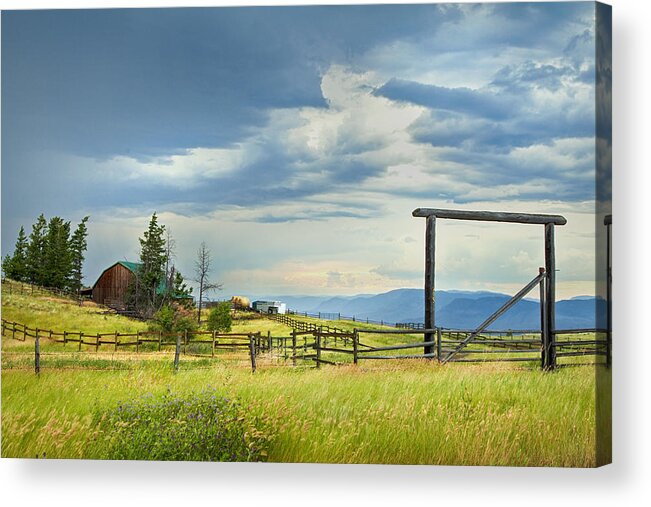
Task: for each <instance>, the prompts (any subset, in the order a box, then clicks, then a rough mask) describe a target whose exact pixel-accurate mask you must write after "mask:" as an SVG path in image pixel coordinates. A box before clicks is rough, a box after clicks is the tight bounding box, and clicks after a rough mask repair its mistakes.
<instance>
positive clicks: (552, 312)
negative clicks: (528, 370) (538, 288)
mask: <svg viewBox="0 0 651 507" xmlns="http://www.w3.org/2000/svg"><path fill="white" fill-rule="evenodd" d="M545 271H546V272H547V283H546V284H545V313H546V315H545V327H544V329H543V332H544V334H543V350H544V357H543V369H545V370H553V369H554V368H555V367H556V335H555V332H556V254H555V252H554V224H553V223H547V224H545Z"/></svg>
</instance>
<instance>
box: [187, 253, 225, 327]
mask: <svg viewBox="0 0 651 507" xmlns="http://www.w3.org/2000/svg"><path fill="white" fill-rule="evenodd" d="M211 264H212V257H211V255H210V250H208V248H207V247H206V243H205V241H202V242H201V246H200V247H199V250H198V251H197V260H196V261H195V262H194V275H195V277H194V278H193V281H195V282H197V283H198V284H199V311H198V313H197V322H199V323H201V306H202V304H203V296H204V294H207V293H208V292H210V291H212V290H221V288H222V284H221V283H215V282H211V281H210V280H209V278H208V277H209V275H210V270H211Z"/></svg>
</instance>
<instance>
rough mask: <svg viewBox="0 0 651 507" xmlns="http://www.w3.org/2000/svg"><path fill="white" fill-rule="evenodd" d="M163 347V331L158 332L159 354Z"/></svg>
mask: <svg viewBox="0 0 651 507" xmlns="http://www.w3.org/2000/svg"><path fill="white" fill-rule="evenodd" d="M162 346H163V331H161V330H159V331H158V352H160V350H161V348H162Z"/></svg>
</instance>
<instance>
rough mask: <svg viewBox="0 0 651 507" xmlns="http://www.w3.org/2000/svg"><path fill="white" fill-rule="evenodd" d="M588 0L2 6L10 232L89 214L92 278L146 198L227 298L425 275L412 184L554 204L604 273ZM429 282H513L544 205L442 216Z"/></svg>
mask: <svg viewBox="0 0 651 507" xmlns="http://www.w3.org/2000/svg"><path fill="white" fill-rule="evenodd" d="M595 114H596V113H595V13H594V4H593V3H591V2H563V3H506V4H431V5H424V4H423V5H382V6H377V5H375V6H330V7H256V8H194V9H115V10H101V9H100V10H65V11H64V10H59V11H56V10H50V11H5V12H3V13H2V254H3V255H4V254H5V253H10V252H12V251H13V245H14V243H15V240H16V236H17V233H18V229H19V228H20V226H21V225H23V226H25V228H26V230H27V232H28V233H29V230H30V227H31V224H32V223H34V221H35V219H36V217H37V216H38V215H39V214H40V213H44V214H45V215H46V216H47V217H51V216H54V215H58V216H61V217H64V218H65V219H67V220H71V221H72V222H73V225H74V224H75V223H77V222H78V221H79V220H80V219H81V218H82V217H83V216H85V215H90V221H89V238H88V251H87V259H86V265H85V282H86V283H87V284H91V285H92V283H93V282H94V281H95V279H96V278H97V277H98V275H99V274H100V273H101V271H102V270H103V269H104V268H106V267H108V266H109V265H111V264H113V263H114V262H116V261H118V260H137V258H138V253H139V244H138V237H139V236H141V235H142V233H143V231H144V230H145V229H146V227H147V224H148V221H149V218H150V216H151V214H152V213H153V212H156V213H158V215H159V217H160V221H161V222H162V223H163V224H165V225H166V226H167V227H168V228H169V230H170V231H171V234H172V236H173V237H174V239H175V242H176V259H175V263H176V265H177V267H178V269H180V271H181V272H182V273H183V274H184V275H186V277H191V275H192V273H193V269H194V267H193V266H194V259H195V258H196V251H197V249H198V248H199V245H200V243H201V242H202V241H205V242H206V244H207V246H208V247H209V249H210V250H211V252H212V256H213V278H214V279H216V280H218V281H220V282H222V283H223V285H224V290H223V292H222V293H220V294H219V295H218V296H219V297H224V296H230V295H233V294H247V295H248V294H255V295H262V294H268V295H271V294H275V295H283V294H305V295H310V294H311V295H317V294H318V295H352V294H367V293H379V292H384V291H388V290H392V289H396V288H402V287H422V285H423V275H424V229H425V223H424V220H423V219H420V218H412V216H411V212H412V210H413V209H415V208H418V207H438V208H453V209H474V210H495V211H518V212H530V213H553V214H562V215H564V216H565V217H566V218H567V219H568V223H567V225H565V226H562V227H558V228H557V229H558V230H557V232H556V247H557V268H558V270H559V272H558V274H557V276H558V278H557V280H558V282H557V283H558V286H557V295H558V297H559V298H568V297H573V296H577V295H585V294H588V295H591V294H594V293H595V282H594V278H595V276H594V270H595V258H594V257H595V252H594V250H595V248H594V245H595V152H596V149H597V141H596V137H595ZM437 227H438V229H437V254H436V255H437V266H436V268H437V272H436V276H437V281H436V283H437V288H440V289H464V290H495V291H500V292H507V293H514V292H516V291H517V290H518V289H519V288H521V287H522V286H523V285H525V284H526V283H527V282H528V281H529V280H531V279H532V278H533V277H534V276H535V275H536V274H537V272H538V266H542V265H544V261H543V230H542V226H532V225H526V226H525V225H514V224H487V223H470V222H454V221H443V220H440V221H439V224H438V226H437Z"/></svg>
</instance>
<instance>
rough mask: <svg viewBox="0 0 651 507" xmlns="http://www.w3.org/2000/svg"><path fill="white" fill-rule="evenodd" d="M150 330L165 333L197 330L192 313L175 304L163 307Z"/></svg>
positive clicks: (156, 315)
mask: <svg viewBox="0 0 651 507" xmlns="http://www.w3.org/2000/svg"><path fill="white" fill-rule="evenodd" d="M149 327H150V329H151V330H154V331H163V332H164V333H172V332H178V333H183V332H184V331H188V332H192V331H195V330H196V329H197V323H196V322H195V320H194V318H193V315H192V311H191V310H189V309H187V308H186V307H184V306H182V305H179V304H176V303H173V304H168V305H165V306H163V307H162V308H161V309H160V310H158V311H157V312H156V313H155V314H154V320H153V321H152V324H150V326H149Z"/></svg>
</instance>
